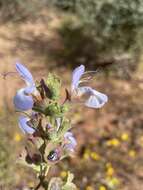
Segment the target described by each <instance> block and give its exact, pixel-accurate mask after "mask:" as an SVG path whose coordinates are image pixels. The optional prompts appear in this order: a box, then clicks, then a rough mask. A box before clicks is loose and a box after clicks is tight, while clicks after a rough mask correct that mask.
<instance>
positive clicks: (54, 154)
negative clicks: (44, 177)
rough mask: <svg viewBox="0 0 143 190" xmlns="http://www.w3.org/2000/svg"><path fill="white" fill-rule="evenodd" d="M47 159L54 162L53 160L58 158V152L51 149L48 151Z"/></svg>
mask: <svg viewBox="0 0 143 190" xmlns="http://www.w3.org/2000/svg"><path fill="white" fill-rule="evenodd" d="M47 159H48V160H49V161H52V162H55V161H58V160H59V154H58V152H57V151H55V150H53V151H51V152H50V153H49V155H48V157H47Z"/></svg>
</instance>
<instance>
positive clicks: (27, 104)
mask: <svg viewBox="0 0 143 190" xmlns="http://www.w3.org/2000/svg"><path fill="white" fill-rule="evenodd" d="M13 103H14V105H15V108H16V109H18V110H21V111H26V110H29V109H31V108H32V107H33V104H34V101H33V98H32V96H28V95H26V94H25V89H24V88H22V89H20V90H18V92H17V93H16V95H15V97H14V100H13Z"/></svg>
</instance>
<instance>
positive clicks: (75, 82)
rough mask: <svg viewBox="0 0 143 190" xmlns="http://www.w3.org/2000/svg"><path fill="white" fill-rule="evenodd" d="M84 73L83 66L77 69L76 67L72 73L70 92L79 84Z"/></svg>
mask: <svg viewBox="0 0 143 190" xmlns="http://www.w3.org/2000/svg"><path fill="white" fill-rule="evenodd" d="M84 71H85V67H84V65H80V66H79V67H77V68H76V69H75V70H74V71H73V73H72V84H71V89H72V91H73V90H74V89H75V88H77V87H78V84H79V80H80V78H81V76H82V75H83V73H84Z"/></svg>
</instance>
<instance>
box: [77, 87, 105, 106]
mask: <svg viewBox="0 0 143 190" xmlns="http://www.w3.org/2000/svg"><path fill="white" fill-rule="evenodd" d="M77 96H81V99H82V97H83V102H84V104H85V105H86V106H87V107H90V108H101V107H102V106H103V105H104V104H105V103H106V102H107V101H108V97H107V96H106V95H105V94H103V93H101V92H98V91H96V90H94V89H92V88H91V87H80V88H78V89H77Z"/></svg>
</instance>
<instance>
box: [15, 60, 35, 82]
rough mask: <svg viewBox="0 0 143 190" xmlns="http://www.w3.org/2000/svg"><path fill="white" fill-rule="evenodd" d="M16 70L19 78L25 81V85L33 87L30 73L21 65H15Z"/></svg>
mask: <svg viewBox="0 0 143 190" xmlns="http://www.w3.org/2000/svg"><path fill="white" fill-rule="evenodd" d="M16 70H17V72H18V73H19V74H20V76H21V77H22V78H23V80H25V82H26V83H27V85H32V86H33V85H34V80H33V77H32V74H31V73H30V71H29V70H28V69H27V68H26V67H25V66H24V65H22V64H21V63H16Z"/></svg>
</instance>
